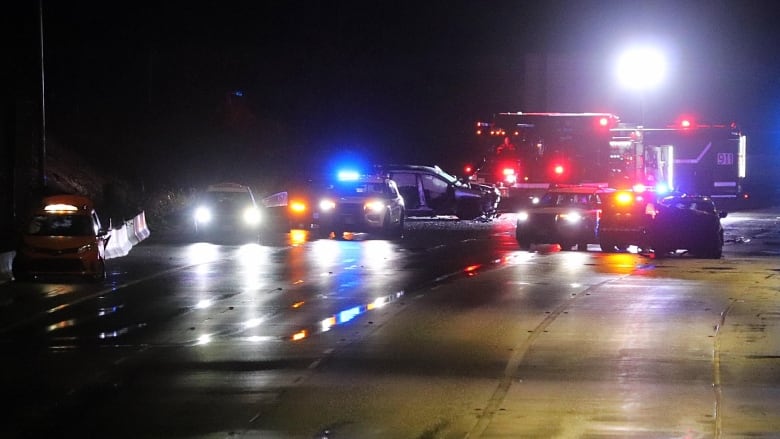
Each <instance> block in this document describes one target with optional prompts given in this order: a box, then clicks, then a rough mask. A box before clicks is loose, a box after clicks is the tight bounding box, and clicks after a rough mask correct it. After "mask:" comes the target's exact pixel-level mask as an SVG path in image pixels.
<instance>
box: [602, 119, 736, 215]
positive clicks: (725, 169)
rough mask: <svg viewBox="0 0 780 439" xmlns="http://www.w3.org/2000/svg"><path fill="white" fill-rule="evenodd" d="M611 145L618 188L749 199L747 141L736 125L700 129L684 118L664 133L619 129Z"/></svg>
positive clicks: (701, 126) (624, 126)
mask: <svg viewBox="0 0 780 439" xmlns="http://www.w3.org/2000/svg"><path fill="white" fill-rule="evenodd" d="M611 131H612V134H613V136H612V141H611V142H610V146H611V153H610V163H611V171H610V174H611V181H610V185H611V186H613V187H617V188H621V187H631V186H633V185H634V184H637V183H641V184H644V185H645V186H647V187H653V188H655V189H656V191H657V192H659V193H665V192H670V191H675V192H683V193H688V194H696V195H703V196H709V197H711V198H713V199H716V200H718V199H720V200H722V201H725V200H729V199H733V200H736V199H739V198H741V197H745V196H747V195H746V194H745V193H744V189H743V185H744V181H745V177H746V166H747V164H746V149H747V137H746V136H745V134H744V133H743V132H742V131H741V129H740V128H739V126H737V124H736V123H729V124H700V123H695V122H694V121H692V120H691V119H688V118H683V119H680V120H679V121H678V122H676V123H675V124H672V125H669V126H666V127H664V128H646V127H642V126H637V125H630V124H618V126H616V127H614V128H613V129H612V130H611Z"/></svg>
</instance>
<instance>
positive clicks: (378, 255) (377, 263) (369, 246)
mask: <svg viewBox="0 0 780 439" xmlns="http://www.w3.org/2000/svg"><path fill="white" fill-rule="evenodd" d="M363 248H364V249H363V252H362V253H361V254H362V260H361V262H362V264H363V265H364V266H366V267H369V268H385V267H386V266H387V260H388V259H390V258H391V257H392V256H393V250H394V246H393V244H391V243H390V242H389V241H376V240H374V241H365V242H364V243H363Z"/></svg>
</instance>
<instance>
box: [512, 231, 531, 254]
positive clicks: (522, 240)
mask: <svg viewBox="0 0 780 439" xmlns="http://www.w3.org/2000/svg"><path fill="white" fill-rule="evenodd" d="M515 240H517V245H518V246H519V247H520V250H528V249H530V248H531V241H530V240H529V239H528V238H526V237H524V236H521V235H520V233H519V232H517V231H515Z"/></svg>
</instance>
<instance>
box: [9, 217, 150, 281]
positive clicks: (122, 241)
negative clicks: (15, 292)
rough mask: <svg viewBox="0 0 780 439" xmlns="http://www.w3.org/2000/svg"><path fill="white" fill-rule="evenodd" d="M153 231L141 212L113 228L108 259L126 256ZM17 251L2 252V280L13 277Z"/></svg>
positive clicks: (107, 253) (107, 247)
mask: <svg viewBox="0 0 780 439" xmlns="http://www.w3.org/2000/svg"><path fill="white" fill-rule="evenodd" d="M150 234H151V232H150V231H149V227H148V226H147V224H146V214H145V213H144V212H141V213H139V214H138V215H136V216H135V217H133V218H132V219H130V220H127V221H125V222H124V223H123V224H122V225H121V226H120V227H115V228H112V229H111V238H109V240H108V244H107V245H106V259H113V258H118V257H122V256H126V255H127V254H128V253H130V250H132V248H133V247H134V246H136V245H137V244H138V243H140V242H141V241H143V240H144V239H146V238H148V237H149V235H150ZM15 254H16V252H13V251H11V252H5V253H0V282H5V281H9V280H11V279H12V278H13V275H12V272H11V264H12V263H13V260H14V255H15Z"/></svg>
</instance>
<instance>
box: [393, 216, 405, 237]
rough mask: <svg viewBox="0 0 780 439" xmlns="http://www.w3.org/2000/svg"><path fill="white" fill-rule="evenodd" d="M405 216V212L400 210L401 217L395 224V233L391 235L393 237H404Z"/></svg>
mask: <svg viewBox="0 0 780 439" xmlns="http://www.w3.org/2000/svg"><path fill="white" fill-rule="evenodd" d="M405 216H406V213H405V212H401V218H400V219H399V220H398V224H397V225H396V226H395V233H394V235H393V238H396V239H403V237H404V224H405V219H404V217H405Z"/></svg>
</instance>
